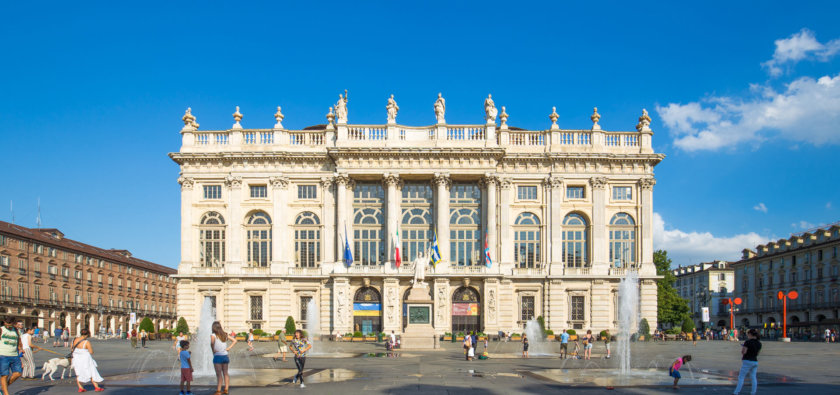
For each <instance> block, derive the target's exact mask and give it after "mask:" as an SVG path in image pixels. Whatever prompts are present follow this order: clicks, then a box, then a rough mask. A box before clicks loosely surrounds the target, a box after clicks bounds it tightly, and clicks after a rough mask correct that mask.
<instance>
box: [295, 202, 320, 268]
mask: <svg viewBox="0 0 840 395" xmlns="http://www.w3.org/2000/svg"><path fill="white" fill-rule="evenodd" d="M320 263H321V222H320V221H319V220H318V216H317V215H315V213H313V212H311V211H305V212H303V213H300V215H298V216H297V218H296V219H295V264H297V266H298V267H318V265H319V264H320Z"/></svg>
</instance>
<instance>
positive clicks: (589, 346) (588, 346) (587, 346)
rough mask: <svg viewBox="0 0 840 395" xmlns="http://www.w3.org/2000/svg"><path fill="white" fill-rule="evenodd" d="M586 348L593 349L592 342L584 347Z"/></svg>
mask: <svg viewBox="0 0 840 395" xmlns="http://www.w3.org/2000/svg"><path fill="white" fill-rule="evenodd" d="M584 349H585V350H591V349H592V343H588V344H587V345H586V347H584Z"/></svg>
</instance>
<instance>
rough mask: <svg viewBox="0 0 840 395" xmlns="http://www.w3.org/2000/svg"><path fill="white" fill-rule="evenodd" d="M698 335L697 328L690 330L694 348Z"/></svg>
mask: <svg viewBox="0 0 840 395" xmlns="http://www.w3.org/2000/svg"><path fill="white" fill-rule="evenodd" d="M698 337H700V335H699V334H698V333H697V328H694V329H692V330H691V340H692V341H693V342H694V346H695V347H697V338H698Z"/></svg>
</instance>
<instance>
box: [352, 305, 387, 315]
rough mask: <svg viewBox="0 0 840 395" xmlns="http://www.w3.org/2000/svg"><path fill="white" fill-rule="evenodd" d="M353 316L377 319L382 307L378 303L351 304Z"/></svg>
mask: <svg viewBox="0 0 840 395" xmlns="http://www.w3.org/2000/svg"><path fill="white" fill-rule="evenodd" d="M353 315H354V316H362V317H379V316H381V315H382V305H381V304H380V303H353Z"/></svg>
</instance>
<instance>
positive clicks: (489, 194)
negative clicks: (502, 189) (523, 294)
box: [481, 126, 500, 264]
mask: <svg viewBox="0 0 840 395" xmlns="http://www.w3.org/2000/svg"><path fill="white" fill-rule="evenodd" d="M488 127H489V126H488ZM498 181H499V179H498V177H496V175H494V174H490V173H486V174H485V175H484V178H483V179H481V184H482V185H483V186H484V191H483V192H484V196H485V199H483V200H484V202H485V204H484V206H485V210H484V213H485V215H486V217H485V222H484V223H485V226H484V231H485V232H486V233H485V234H486V237H487V244H488V245H489V246H490V259H491V260H493V259H495V260H496V262H495V263H496V264H499V263H500V262H499V261H498V260H499V252H498V250H499V247H498V244H497V243H496V240H497V237H496V229H497V228H496V184H497V183H498ZM481 244H482V246H483V243H481ZM482 251H483V249H482ZM485 264H486V263H485Z"/></svg>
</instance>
